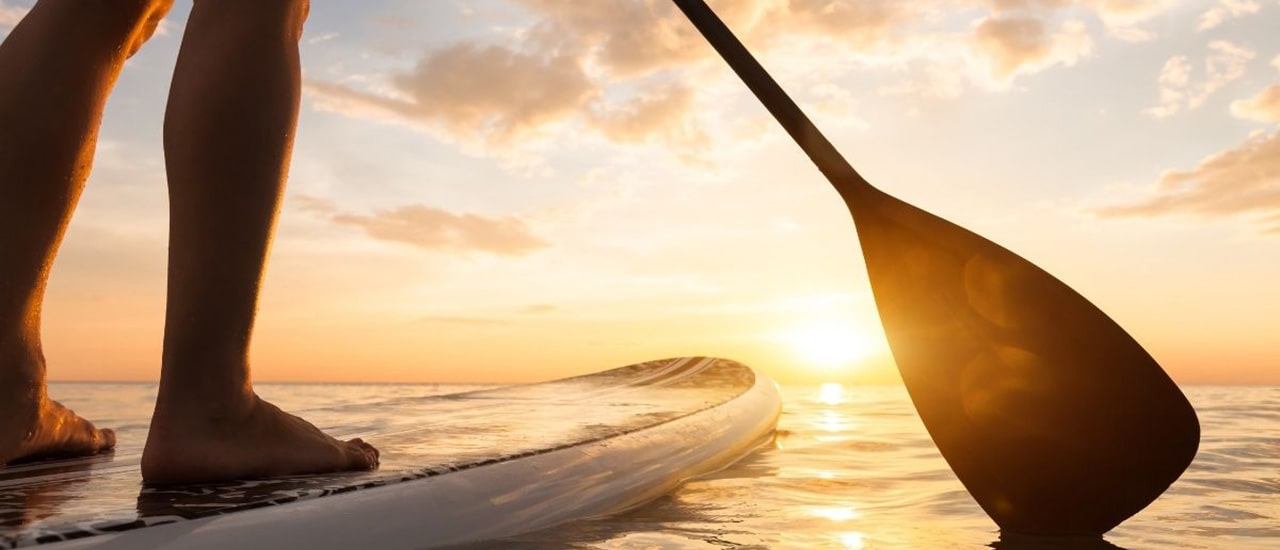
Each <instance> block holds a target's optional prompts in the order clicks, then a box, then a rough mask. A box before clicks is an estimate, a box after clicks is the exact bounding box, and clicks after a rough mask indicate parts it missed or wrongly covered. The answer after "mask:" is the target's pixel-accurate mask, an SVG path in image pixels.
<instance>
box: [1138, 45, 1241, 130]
mask: <svg viewBox="0 0 1280 550" xmlns="http://www.w3.org/2000/svg"><path fill="white" fill-rule="evenodd" d="M1209 50H1210V51H1209V53H1208V54H1207V55H1206V56H1205V60H1204V73H1203V78H1201V79H1199V80H1196V79H1195V78H1193V76H1194V73H1195V71H1194V67H1193V66H1192V65H1191V61H1190V59H1188V58H1187V57H1186V56H1183V55H1179V56H1174V57H1171V58H1169V59H1168V60H1167V61H1165V64H1164V67H1163V68H1162V69H1161V70H1160V77H1159V80H1158V83H1159V87H1160V96H1159V97H1160V99H1159V103H1158V104H1157V105H1156V106H1155V107H1151V108H1150V109H1147V110H1146V111H1144V112H1145V113H1146V114H1148V115H1150V116H1152V117H1155V118H1165V117H1170V116H1173V115H1175V114H1177V113H1178V112H1180V111H1182V110H1188V111H1191V110H1195V109H1198V108H1200V106H1201V105H1203V104H1204V102H1205V100H1207V99H1208V98H1209V96H1211V95H1213V93H1214V92H1216V91H1218V90H1219V89H1221V88H1222V87H1223V86H1226V85H1227V84H1228V83H1230V82H1232V81H1234V80H1236V79H1238V78H1240V77H1242V76H1244V73H1245V69H1246V68H1247V66H1248V62H1249V60H1251V59H1253V58H1254V57H1255V53H1254V52H1253V50H1249V49H1247V48H1243V47H1240V46H1237V45H1235V44H1232V43H1230V42H1227V41H1226V40H1216V41H1213V42H1210V43H1209Z"/></svg>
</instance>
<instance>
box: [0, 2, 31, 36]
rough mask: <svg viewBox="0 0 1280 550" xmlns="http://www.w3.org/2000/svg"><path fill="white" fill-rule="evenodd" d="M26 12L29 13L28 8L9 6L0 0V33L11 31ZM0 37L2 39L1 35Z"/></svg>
mask: <svg viewBox="0 0 1280 550" xmlns="http://www.w3.org/2000/svg"><path fill="white" fill-rule="evenodd" d="M28 11H30V8H24V7H20V6H10V5H8V4H5V2H4V0H0V31H8V30H9V29H12V28H13V26H14V25H17V24H18V21H21V20H22V17H23V16H25V15H27V12H28ZM0 37H3V35H0Z"/></svg>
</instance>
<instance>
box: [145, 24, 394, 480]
mask: <svg viewBox="0 0 1280 550" xmlns="http://www.w3.org/2000/svg"><path fill="white" fill-rule="evenodd" d="M307 9H308V2H307V0H196V2H195V7H194V8H193V10H192V13H191V16H190V18H189V19H188V22H187V28H186V31H185V32H186V34H185V36H184V37H183V42H182V50H181V52H180V53H179V56H178V65H177V68H176V70H175V72H174V79H173V86H172V88H171V89H170V93H169V106H168V111H167V113H166V115H165V157H166V165H167V169H168V176H169V202H170V236H169V238H170V246H169V293H168V309H167V313H166V317H165V339H164V356H163V360H162V372H161V381H160V394H159V396H158V398H157V400H156V411H155V414H154V415H153V417H152V422H151V433H150V435H149V437H148V440H147V446H146V449H145V451H144V452H143V457H142V475H143V478H144V479H145V480H147V481H148V482H151V483H187V482H204V481H220V480H226V479H237V478H248V477H271V476H279V475H289V474H305V473H318V472H330V471H340V470H355V469H367V468H371V467H373V466H374V464H376V460H377V451H376V450H374V449H373V448H372V447H370V446H369V445H367V444H365V443H363V442H360V441H358V440H355V441H350V442H343V441H339V440H336V439H334V438H332V437H329V436H328V435H325V434H324V433H322V432H321V431H320V430H318V429H316V428H315V427H314V426H312V425H311V424H309V423H307V422H306V421H304V420H302V419H301V418H298V417H296V416H293V415H289V414H287V413H284V412H282V411H281V410H280V409H278V408H276V407H275V406H273V405H271V404H270V403H267V402H265V401H263V400H262V399H260V398H258V397H257V395H256V394H255V393H254V392H253V388H252V383H251V380H250V376H249V362H248V355H249V341H250V336H251V333H252V330H253V321H254V315H255V313H256V308H257V299H258V293H259V288H260V285H261V282H262V275H263V270H264V267H265V262H266V257H267V253H268V249H269V245H270V240H271V235H272V232H273V230H274V224H275V220H276V217H277V213H278V208H279V205H280V199H281V195H282V193H283V189H284V181H285V177H286V175H287V172H288V166H289V158H290V154H291V149H292V146H293V137H294V132H295V125H296V122H297V116H298V102H299V95H300V93H301V92H300V89H301V83H300V80H301V75H300V69H299V61H298V46H297V44H298V39H299V38H300V36H301V31H302V24H303V21H304V20H305V18H306V13H307Z"/></svg>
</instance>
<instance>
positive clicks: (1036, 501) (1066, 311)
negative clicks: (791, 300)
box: [674, 0, 1200, 536]
mask: <svg viewBox="0 0 1280 550" xmlns="http://www.w3.org/2000/svg"><path fill="white" fill-rule="evenodd" d="M674 1H675V3H676V5H677V6H679V8H680V9H681V10H682V11H684V13H685V15H686V16H688V17H689V20H690V21H692V22H693V24H694V25H695V26H696V27H697V28H698V30H699V31H700V32H701V33H702V34H703V36H705V37H706V38H707V40H708V41H709V42H710V43H711V45H712V46H713V47H715V49H716V51H718V52H719V53H720V55H721V56H722V57H724V59H725V61H727V62H728V63H729V65H730V66H731V67H732V68H733V70H734V71H735V72H736V73H738V76H739V77H741V78H742V80H743V82H745V83H746V84H747V86H748V87H749V88H751V91H752V92H753V93H755V95H756V97H757V98H759V99H760V101H761V102H762V103H764V106H765V107H766V108H768V109H769V112H770V113H772V114H773V116H774V117H775V118H777V119H778V122H780V123H781V124H782V126H783V127H784V128H785V129H786V130H787V132H788V133H790V134H791V137H792V138H793V139H794V140H795V142H796V143H797V144H798V145H799V146H800V148H801V149H803V150H804V152H805V153H806V154H808V155H809V158H810V159H812V160H813V162H814V164H816V165H817V166H818V169H819V170H820V171H822V173H823V174H824V175H825V176H826V177H827V180H828V181H830V182H831V184H832V185H833V186H835V188H836V191H838V192H839V193H840V196H841V197H842V198H843V199H844V201H845V204H846V205H847V206H848V207H849V211H850V213H851V214H852V215H853V220H854V224H855V226H856V227H857V230H858V238H859V240H860V242H861V244H862V253H863V256H864V257H865V259H866V263H867V272H868V274H869V275H870V279H871V290H872V293H873V294H874V295H875V299H876V307H877V308H878V309H879V311H880V319H881V322H882V323H883V325H884V329H885V334H886V335H887V336H888V338H889V344H890V348H891V349H892V350H893V356H894V359H895V360H896V361H897V363H898V370H899V371H900V372H901V373H902V379H903V382H904V383H905V384H906V387H907V390H908V392H909V393H910V394H911V400H912V401H913V402H914V403H915V406H916V410H917V411H918V412H919V413H920V418H921V419H922V420H923V421H924V424H925V427H926V428H927V429H928V430H929V435H930V436H932V437H933V441H934V443H935V444H937V446H938V449H939V450H940V451H941V452H942V456H943V457H944V458H945V459H946V460H947V462H948V464H950V465H951V468H952V470H954V471H955V473H956V476H957V477H958V478H960V482H961V483H963V484H964V486H965V488H967V489H968V490H969V493H970V494H972V495H973V498H974V499H975V500H977V501H978V504H979V505H981V506H982V508H983V509H984V510H986V512H987V514H988V515H990V516H991V518H992V519H994V520H995V522H996V523H997V524H998V525H999V526H1000V528H1001V529H1002V530H1004V531H1005V532H1008V533H1023V534H1035V535H1090V536H1093V535H1101V534H1102V533H1104V532H1106V531H1108V530H1110V529H1111V528H1113V527H1115V526H1116V525H1119V523H1120V522H1121V521H1124V520H1125V519H1126V518H1128V517H1129V516H1131V515H1133V514H1135V513H1137V512H1138V511H1139V510H1141V509H1142V508H1144V507H1145V506H1147V505H1148V504H1150V503H1151V502H1152V501H1153V500H1155V499H1156V497H1158V496H1160V494H1161V493H1163V492H1164V490H1165V489H1166V488H1168V487H1169V485H1170V484H1171V483H1173V481H1174V480H1175V479H1177V478H1178V476H1179V475H1180V474H1181V473H1182V472H1183V470H1185V469H1186V467H1187V465H1188V464H1190V463H1191V459H1192V457H1193V456H1195V452H1196V446H1197V445H1198V443H1199V439H1200V425H1199V423H1198V422H1197V420H1196V415H1195V411H1194V410H1193V409H1192V408H1191V405H1190V403H1188V402H1187V399H1186V397H1184V396H1183V395H1182V392H1180V391H1179V390H1178V387H1177V386H1176V385H1175V384H1174V383H1173V381H1172V380H1170V379H1169V376H1168V375H1167V374H1165V372H1164V371H1163V370H1161V368H1160V366H1159V365H1158V364H1156V362H1155V360H1154V359H1152V358H1151V356H1150V355H1149V354H1148V353H1147V352H1146V351H1145V350H1143V349H1142V347H1141V346H1139V345H1138V343H1137V342H1135V341H1134V340H1133V338H1132V337H1130V336H1129V335H1128V334H1127V333H1125V331H1124V329H1122V328H1120V326H1119V325H1117V324H1116V323H1115V321H1112V320H1111V319H1110V318H1109V317H1107V315H1106V314H1105V313H1103V312H1102V311H1101V310H1099V309H1098V308H1097V307H1095V306H1094V305H1093V304H1091V303H1089V301H1088V300H1086V299H1085V298H1084V297H1082V296H1080V295H1079V294H1077V293H1076V292H1075V291H1073V290H1072V289H1071V288H1069V287H1068V286H1067V285H1065V284H1063V283H1062V282H1061V281H1058V280H1057V279H1055V278H1054V277H1053V276H1052V275H1050V274H1048V273H1046V272H1045V271H1043V270H1041V269H1040V268H1039V267H1036V266H1035V265H1033V264H1032V263H1031V262H1028V261H1027V260H1024V259H1022V258H1021V257H1019V256H1018V255H1016V254H1014V253H1012V252H1010V251H1008V250H1006V249H1004V248H1002V247H1001V246H999V245H997V244H995V243H992V242H991V241H988V240H986V239H984V238H982V237H980V236H978V235H976V234H974V233H971V232H969V231H968V230H966V229H964V228H962V227H960V226H957V225H955V224H952V223H950V222H948V221H946V220H943V219H941V218H939V217H937V216H934V215H932V214H929V213H928V212H925V211H923V210H920V209H918V208H916V207H914V206H911V205H909V204H907V203H905V202H902V201H900V200H898V199H895V198H893V197H891V196H889V195H887V194H885V193H884V192H882V191H880V190H878V189H876V188H874V187H872V186H871V184H869V183H867V181H866V180H864V179H863V178H862V176H860V175H858V173H857V172H856V171H854V169H853V168H852V167H851V166H850V165H849V163H848V162H846V161H845V160H844V158H843V157H841V156H840V153H839V152H837V151H836V149H835V148H834V147H833V146H832V145H831V143H830V142H828V141H827V139H826V138H825V137H823V136H822V134H821V133H820V132H819V131H818V129H817V128H816V127H815V126H814V125H813V123H812V122H810V121H809V119H808V117H806V116H805V115H804V113H803V112H801V110H800V108H799V107H798V106H796V104H795V102H793V101H792V100H791V98H789V97H788V96H787V94H786V92H784V91H783V90H782V88H781V87H779V86H778V84H777V83H776V82H774V80H773V78H772V77H770V76H769V74H768V73H767V72H766V71H765V70H764V68H763V67H761V66H760V64H759V63H757V62H756V60H755V59H754V58H753V57H752V56H751V54H750V53H749V52H748V51H747V50H746V48H745V47H744V46H743V45H742V43H741V42H739V41H738V39H737V38H736V37H734V35H733V33H732V32H731V31H730V30H729V29H728V28H727V27H726V26H725V25H724V23H722V22H721V21H720V19H719V18H718V17H716V15H715V13H714V12H712V11H711V9H710V8H709V7H707V5H706V4H705V3H704V2H703V1H702V0H674Z"/></svg>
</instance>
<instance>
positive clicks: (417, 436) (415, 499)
mask: <svg viewBox="0 0 1280 550" xmlns="http://www.w3.org/2000/svg"><path fill="white" fill-rule="evenodd" d="M780 407H781V405H780V400H779V398H778V395H777V392H776V389H775V387H774V384H773V383H772V382H771V381H769V380H767V379H766V378H763V377H760V376H758V375H757V374H756V373H755V372H754V371H752V370H751V369H750V368H748V367H745V366H743V365H741V364H739V363H736V362H733V361H729V360H725V359H716V358H700V357H685V358H677V359H665V360H660V361H651V362H647V363H641V364H637V365H631V366H627V367H622V368H618V369H613V370H609V371H604V372H600V373H596V374H591V375H586V376H579V377H574V378H568V379H564V380H558V381H555V382H548V383H542V384H533V385H522V386H508V387H503V388H497V389H491V390H483V391H475V392H468V393H460V394H451V395H435V396H427V397H401V398H397V399H392V400H387V401H381V402H374V403H361V404H353V405H347V406H341V405H340V406H337V407H335V409H338V411H339V412H345V413H348V414H347V415H348V416H350V417H353V418H359V419H361V422H360V423H358V424H354V425H347V426H341V427H336V428H330V431H331V433H334V434H335V435H339V436H342V437H363V438H365V439H366V440H368V441H370V442H371V443H373V444H374V445H376V446H378V447H379V449H380V450H381V451H382V464H381V466H380V468H379V469H378V470H376V471H373V472H359V473H343V474H332V475H318V476H302V477H291V478H280V479H271V480H257V481H242V482H235V483H226V484H216V485H196V486H188V487H176V488H169V487H163V488H160V487H156V488H153V487H144V486H143V485H142V483H141V477H140V475H139V471H138V463H139V458H140V449H138V448H127V447H125V448H119V449H117V450H116V452H115V453H114V454H111V455H102V456H96V457H90V458H84V459H75V460H63V461H47V462H40V463H34V464H23V465H15V466H10V467H0V548H20V547H30V546H38V545H48V546H46V547H47V548H130V547H138V546H145V547H148V548H205V547H207V548H218V547H226V546H227V545H241V544H243V543H245V542H249V543H251V545H252V546H254V547H268V546H272V545H276V546H279V545H284V546H296V547H305V548H322V547H349V546H351V545H354V544H359V545H361V546H367V547H379V548H392V547H403V548H424V547H430V546H433V545H443V544H456V543H461V542H468V541H476V540H485V539H490V538H495V537H501V536H509V535H514V534H518V533H522V532H529V531H533V530H537V529H542V528H546V527H550V526H552V525H555V524H557V523H561V522H564V521H570V520H574V519H580V518H583V517H589V516H598V515H603V514H608V513H613V512H616V511H620V510H622V509H625V508H628V507H632V506H635V505H638V504H640V503H642V502H644V501H647V500H649V499H652V498H655V497H657V496H660V495H661V494H663V493H665V492H668V491H670V490H671V489H673V488H674V487H675V486H677V485H678V484H679V483H680V482H682V481H683V480H684V479H687V478H689V477H693V476H696V475H699V474H702V473H706V472H709V471H713V470H716V469H719V468H723V467H724V466H727V465H728V464H731V463H732V462H733V461H735V460H737V459H738V458H740V457H741V456H743V455H745V454H746V453H748V452H750V451H751V450H752V449H754V448H755V447H756V446H758V445H759V444H760V443H761V442H762V441H764V440H767V438H769V437H770V436H771V434H772V430H773V428H774V425H775V424H776V421H777V417H778V414H779V412H780ZM242 547H243V546H242Z"/></svg>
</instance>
